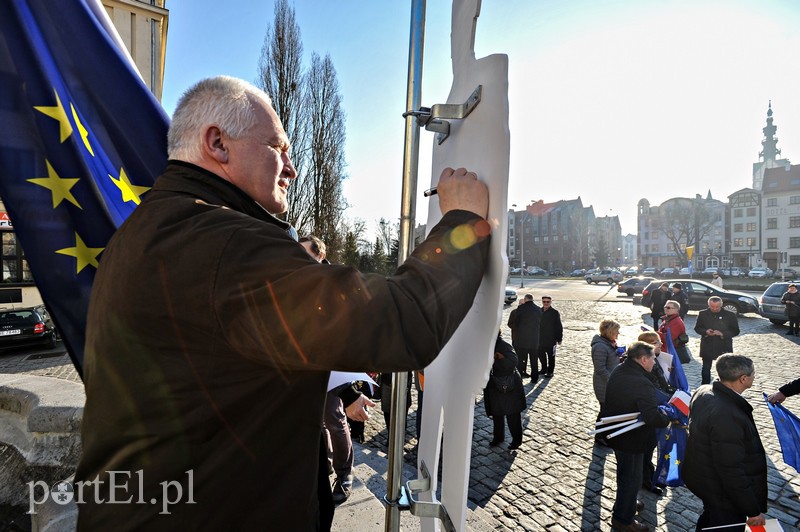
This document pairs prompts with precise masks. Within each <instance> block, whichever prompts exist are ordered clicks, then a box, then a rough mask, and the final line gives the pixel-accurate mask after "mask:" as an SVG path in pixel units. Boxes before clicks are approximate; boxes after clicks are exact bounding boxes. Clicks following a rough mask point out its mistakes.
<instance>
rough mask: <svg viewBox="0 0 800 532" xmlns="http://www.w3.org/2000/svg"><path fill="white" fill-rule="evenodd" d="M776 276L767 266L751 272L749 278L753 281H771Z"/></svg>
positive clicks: (758, 267) (756, 268)
mask: <svg viewBox="0 0 800 532" xmlns="http://www.w3.org/2000/svg"><path fill="white" fill-rule="evenodd" d="M774 275H775V272H773V271H772V270H770V269H769V268H767V267H766V266H757V267H755V268H753V269H752V270H750V271H749V272H748V274H747V276H748V277H750V278H751V279H766V278H769V279H771V278H772V277H773V276H774Z"/></svg>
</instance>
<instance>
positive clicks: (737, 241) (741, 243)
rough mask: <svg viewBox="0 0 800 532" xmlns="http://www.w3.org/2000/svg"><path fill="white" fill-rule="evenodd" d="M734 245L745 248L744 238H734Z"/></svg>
mask: <svg viewBox="0 0 800 532" xmlns="http://www.w3.org/2000/svg"><path fill="white" fill-rule="evenodd" d="M733 245H734V246H736V247H737V248H740V247H742V246H744V238H734V239H733Z"/></svg>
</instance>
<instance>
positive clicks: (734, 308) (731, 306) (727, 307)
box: [722, 303, 739, 314]
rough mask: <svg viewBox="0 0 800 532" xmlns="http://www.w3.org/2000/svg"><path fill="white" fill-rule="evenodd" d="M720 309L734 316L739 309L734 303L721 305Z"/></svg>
mask: <svg viewBox="0 0 800 532" xmlns="http://www.w3.org/2000/svg"><path fill="white" fill-rule="evenodd" d="M722 308H724V309H725V310H728V311H730V312H733V313H734V314H739V307H737V306H736V304H735V303H725V304H724V305H722Z"/></svg>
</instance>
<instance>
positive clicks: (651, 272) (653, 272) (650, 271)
mask: <svg viewBox="0 0 800 532" xmlns="http://www.w3.org/2000/svg"><path fill="white" fill-rule="evenodd" d="M658 273H659V272H658V269H657V268H653V267H650V268H645V269H644V270H642V275H649V276H650V277H653V276H656V275H658Z"/></svg>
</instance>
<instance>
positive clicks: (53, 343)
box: [47, 331, 56, 349]
mask: <svg viewBox="0 0 800 532" xmlns="http://www.w3.org/2000/svg"><path fill="white" fill-rule="evenodd" d="M47 347H48V349H54V348H55V347H56V332H55V331H53V334H51V335H50V339H49V340H48V341H47Z"/></svg>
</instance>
